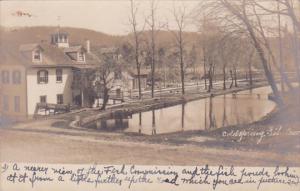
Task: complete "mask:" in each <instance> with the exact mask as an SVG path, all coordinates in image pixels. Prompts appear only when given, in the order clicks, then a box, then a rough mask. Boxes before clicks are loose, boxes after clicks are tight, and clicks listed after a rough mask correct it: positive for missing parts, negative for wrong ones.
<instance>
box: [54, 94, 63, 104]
mask: <svg viewBox="0 0 300 191" xmlns="http://www.w3.org/2000/svg"><path fill="white" fill-rule="evenodd" d="M56 99H57V104H63V103H64V97H63V95H62V94H57V95H56Z"/></svg>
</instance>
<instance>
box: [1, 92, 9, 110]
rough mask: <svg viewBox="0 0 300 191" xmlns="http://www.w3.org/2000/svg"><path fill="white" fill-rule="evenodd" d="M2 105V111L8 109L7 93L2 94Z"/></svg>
mask: <svg viewBox="0 0 300 191" xmlns="http://www.w3.org/2000/svg"><path fill="white" fill-rule="evenodd" d="M2 101H3V105H2V107H3V108H2V109H3V110H4V111H8V110H9V102H8V101H9V100H8V96H7V95H3V100H2Z"/></svg>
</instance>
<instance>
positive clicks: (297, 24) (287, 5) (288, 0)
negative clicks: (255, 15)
mask: <svg viewBox="0 0 300 191" xmlns="http://www.w3.org/2000/svg"><path fill="white" fill-rule="evenodd" d="M253 1H255V5H256V6H258V7H259V8H261V9H263V10H264V11H266V12H268V13H270V14H278V15H283V16H287V17H289V18H290V19H291V21H292V22H293V30H294V51H293V52H294V60H295V61H294V65H295V70H296V73H297V76H298V81H299V82H300V66H299V43H298V42H299V39H298V32H299V31H300V21H299V17H297V15H296V11H295V10H296V9H297V7H295V4H296V2H295V0H271V1H269V3H272V1H273V2H274V3H277V4H278V6H277V7H273V8H272V7H269V6H266V5H264V4H263V3H264V2H266V1H258V0H253ZM298 1H299V0H298ZM298 9H299V8H298ZM278 19H280V16H279V18H278ZM279 23H280V21H279Z"/></svg>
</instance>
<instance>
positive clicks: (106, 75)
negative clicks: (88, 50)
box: [93, 54, 119, 110]
mask: <svg viewBox="0 0 300 191" xmlns="http://www.w3.org/2000/svg"><path fill="white" fill-rule="evenodd" d="M93 57H94V58H95V59H96V60H97V61H98V63H99V64H98V66H97V68H96V69H95V70H94V74H93V76H94V83H95V89H97V90H98V91H100V92H99V93H100V94H101V97H102V99H103V103H102V106H101V108H100V110H105V109H106V105H107V102H108V100H109V91H110V89H111V88H112V86H113V81H114V79H115V72H117V71H118V70H117V68H118V66H119V65H118V56H117V55H116V54H113V55H107V54H103V55H101V56H96V55H94V54H93Z"/></svg>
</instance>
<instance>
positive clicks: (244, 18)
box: [216, 0, 283, 106]
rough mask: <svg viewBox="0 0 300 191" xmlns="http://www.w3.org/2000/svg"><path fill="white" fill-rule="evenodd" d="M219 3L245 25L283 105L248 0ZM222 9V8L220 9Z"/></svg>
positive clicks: (275, 94) (274, 92)
mask: <svg viewBox="0 0 300 191" xmlns="http://www.w3.org/2000/svg"><path fill="white" fill-rule="evenodd" d="M216 2H217V3H218V4H219V5H221V7H219V8H222V7H224V8H225V10H223V11H228V12H229V13H230V14H231V15H232V16H234V19H235V20H237V21H239V25H240V27H241V26H242V27H244V29H245V31H247V34H248V35H249V37H250V39H251V41H252V43H253V46H254V47H255V49H256V52H257V54H258V56H259V58H260V60H261V64H262V66H263V69H264V72H265V76H266V78H267V80H268V82H269V84H270V86H271V88H272V90H273V94H274V97H275V100H276V102H277V103H278V105H279V106H282V105H283V100H282V98H281V95H280V93H279V91H278V88H277V86H276V82H275V79H274V76H273V74H272V73H271V71H270V69H269V67H268V61H267V59H266V55H265V51H264V48H263V47H262V44H261V41H260V38H259V33H257V31H256V28H255V26H254V25H253V23H254V22H253V20H252V19H253V18H252V16H251V15H252V13H249V4H248V1H247V0H237V1H234V2H232V1H228V0H217V1H216ZM219 11H220V10H219Z"/></svg>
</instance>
